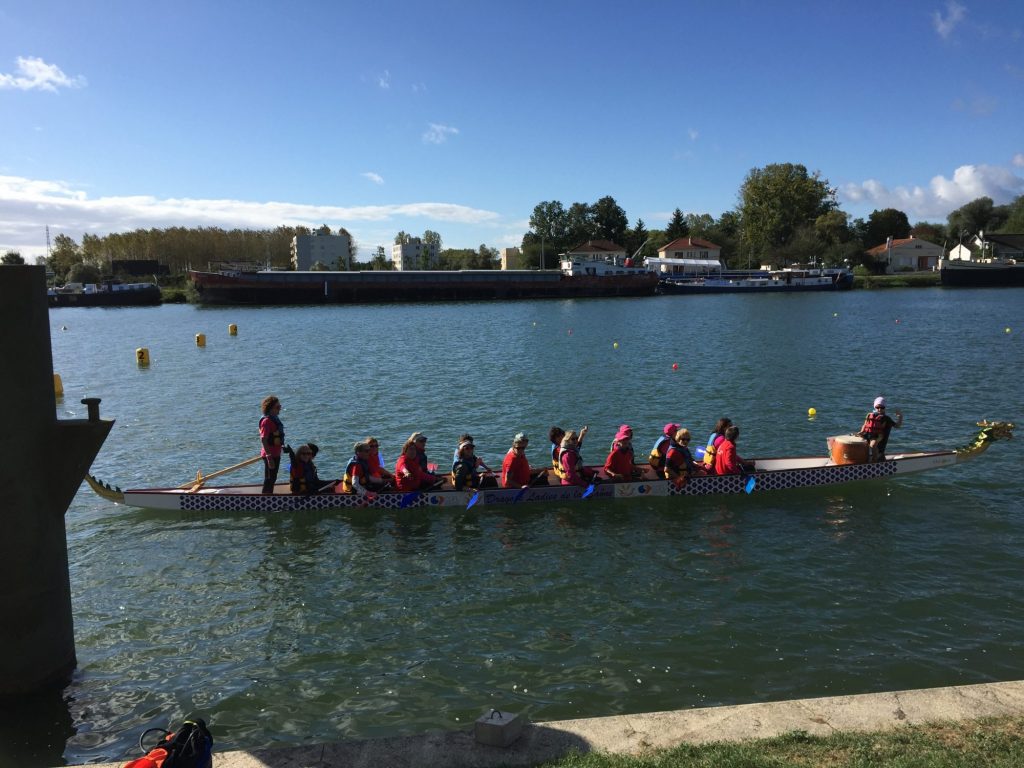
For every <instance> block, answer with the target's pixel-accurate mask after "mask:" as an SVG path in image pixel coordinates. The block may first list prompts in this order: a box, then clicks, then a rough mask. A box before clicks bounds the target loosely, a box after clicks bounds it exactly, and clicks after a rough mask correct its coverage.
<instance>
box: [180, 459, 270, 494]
mask: <svg viewBox="0 0 1024 768" xmlns="http://www.w3.org/2000/svg"><path fill="white" fill-rule="evenodd" d="M262 458H263V456H262V455H260V456H253V457H252V458H251V459H246V460H245V461H243V462H240V463H238V464H235V465H234V466H232V467H227V468H225V469H219V470H217V471H216V472H211V473H210V474H208V475H204V474H203V472H202V470H196V479H195V480H193V481H191V482H188V483H185V484H184V485H179V486H178V487H179V488H187V489H188V492H189V493H195V492H196V491H198V490H199V489H200V488H202V487H203V486H204V485H205V484H206V481H207V480H209V479H211V478H214V477H220V476H221V475H226V474H227V473H228V472H234V471H235V470H236V469H241V468H242V467H248V466H249V465H250V464H255V463H256V462H257V461H260V460H261V459H262Z"/></svg>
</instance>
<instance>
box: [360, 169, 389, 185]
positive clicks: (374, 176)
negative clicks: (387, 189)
mask: <svg viewBox="0 0 1024 768" xmlns="http://www.w3.org/2000/svg"><path fill="white" fill-rule="evenodd" d="M360 175H361V176H362V177H363V178H364V179H369V180H370V181H372V182H373V183H374V184H383V183H384V177H383V176H381V175H380V174H379V173H374V172H373V171H367V172H366V173H363V174H360Z"/></svg>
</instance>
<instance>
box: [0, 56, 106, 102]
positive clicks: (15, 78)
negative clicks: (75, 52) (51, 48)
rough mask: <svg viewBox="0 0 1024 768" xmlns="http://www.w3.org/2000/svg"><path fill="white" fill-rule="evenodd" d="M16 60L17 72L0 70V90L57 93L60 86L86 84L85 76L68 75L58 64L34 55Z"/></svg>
mask: <svg viewBox="0 0 1024 768" xmlns="http://www.w3.org/2000/svg"><path fill="white" fill-rule="evenodd" d="M15 61H16V63H17V73H16V74H13V75H8V74H4V73H2V72H0V90H4V89H8V88H11V89H14V90H19V91H33V90H40V91H50V92H51V93H56V92H57V89H58V88H80V87H82V86H84V85H85V84H86V83H85V78H84V77H81V76H80V75H79V76H76V77H68V76H67V75H65V74H64V72H63V71H61V68H60V67H58V66H57V65H56V64H47V63H46V62H45V61H43V60H42V59H39V58H36V57H34V56H29V57H27V58H26V57H24V56H19V57H18V58H17V59H16V60H15Z"/></svg>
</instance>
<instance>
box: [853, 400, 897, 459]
mask: <svg viewBox="0 0 1024 768" xmlns="http://www.w3.org/2000/svg"><path fill="white" fill-rule="evenodd" d="M874 406H875V408H874V410H873V411H871V413H869V414H868V415H867V416H865V417H864V425H863V426H862V427H861V428H860V432H859V433H858V434H860V436H861V437H863V438H864V439H865V440H867V441H868V461H885V446H886V444H887V443H888V442H889V433H890V432H892V428H893V427H896V428H897V429H899V428H900V427H902V426H903V414H902V413H900V412H899V411H893V413H895V414H896V419H895V420H893V418H892V417H891V416H889V415H888V414H886V412H885V398H884V397H876V398H875V402H874Z"/></svg>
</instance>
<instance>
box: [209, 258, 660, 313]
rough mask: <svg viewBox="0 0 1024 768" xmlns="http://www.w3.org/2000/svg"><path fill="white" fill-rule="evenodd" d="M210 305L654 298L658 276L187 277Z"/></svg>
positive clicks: (575, 269) (583, 272) (607, 267)
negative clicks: (620, 297) (616, 297)
mask: <svg viewBox="0 0 1024 768" xmlns="http://www.w3.org/2000/svg"><path fill="white" fill-rule="evenodd" d="M189 278H190V279H191V280H192V283H193V285H194V286H195V289H196V292H197V293H198V295H199V301H200V302H202V303H204V304H362V303H388V302H408V301H473V300H489V299H490V300H493V299H506V300H507V299H554V298H558V299H581V298H594V297H611V296H653V295H654V294H655V293H656V291H657V287H658V276H657V275H655V274H654V273H652V272H648V271H646V270H644V269H639V268H635V267H626V266H623V265H621V264H618V263H615V262H614V261H594V262H585V261H583V262H581V261H564V262H562V269H561V270H559V271H554V270H548V271H539V270H526V269H520V270H496V269H463V270H457V271H456V270H453V271H440V270H417V271H384V270H365V271H359V272H326V271H324V272H312V271H311V272H287V271H276V270H263V271H260V272H248V273H245V272H189Z"/></svg>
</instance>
